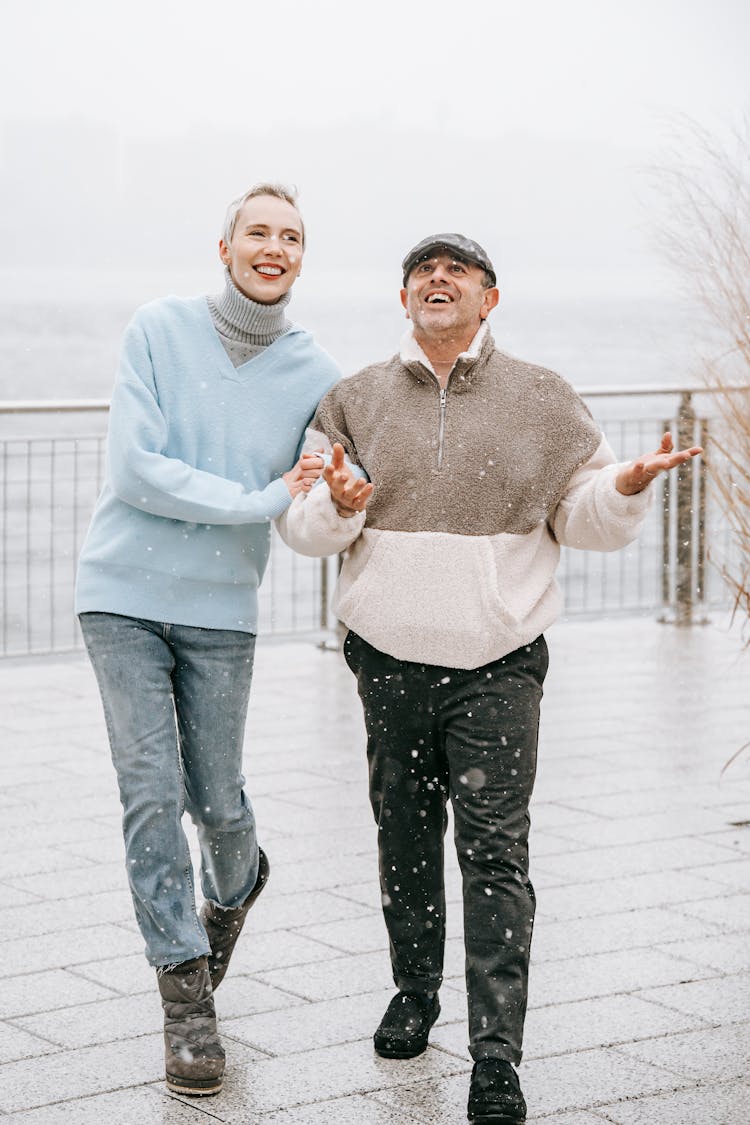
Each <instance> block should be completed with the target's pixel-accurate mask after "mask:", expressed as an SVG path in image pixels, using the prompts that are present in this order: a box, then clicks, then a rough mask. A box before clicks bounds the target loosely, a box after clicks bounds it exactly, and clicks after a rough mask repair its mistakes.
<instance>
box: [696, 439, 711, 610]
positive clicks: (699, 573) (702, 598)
mask: <svg viewBox="0 0 750 1125" xmlns="http://www.w3.org/2000/svg"><path fill="white" fill-rule="evenodd" d="M698 425H699V429H698V444H699V445H700V446H701V447H702V449H703V453H702V455H701V456H700V458H699V459H698V461H697V463H696V466H695V472H696V474H697V477H698V482H697V486H698V528H697V540H698V543H697V562H696V577H697V586H698V600H699V602H700V604H701V606H703V605H705V602H706V554H707V544H706V519H707V515H706V503H707V491H708V465H707V463H706V457H707V450H708V441H709V422H708V419H707V418H701V419H700V421H699V423H698Z"/></svg>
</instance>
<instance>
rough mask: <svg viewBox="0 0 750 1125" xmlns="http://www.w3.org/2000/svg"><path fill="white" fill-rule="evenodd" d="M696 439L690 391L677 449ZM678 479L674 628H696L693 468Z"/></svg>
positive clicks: (679, 415) (682, 470)
mask: <svg viewBox="0 0 750 1125" xmlns="http://www.w3.org/2000/svg"><path fill="white" fill-rule="evenodd" d="M694 437H695V411H694V409H693V396H692V395H691V394H690V392H689V391H686V392H684V393H683V394H682V395H681V396H680V408H679V410H678V412H677V435H676V446H677V448H678V449H686V448H688V447H689V446H691V445H692V444H693V439H694ZM676 477H677V504H676V520H677V551H676V555H677V558H676V563H677V567H676V577H675V614H674V624H675V625H692V624H693V602H694V595H695V569H694V565H693V466H692V464H691V462H689V461H688V462H687V463H686V464H685V465H680V467H679V469H677V472H676Z"/></svg>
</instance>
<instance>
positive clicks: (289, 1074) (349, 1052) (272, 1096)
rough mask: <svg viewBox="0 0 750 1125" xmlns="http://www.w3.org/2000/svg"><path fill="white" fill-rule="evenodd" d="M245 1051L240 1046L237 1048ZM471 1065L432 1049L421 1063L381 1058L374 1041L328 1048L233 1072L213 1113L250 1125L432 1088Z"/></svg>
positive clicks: (421, 1056)
mask: <svg viewBox="0 0 750 1125" xmlns="http://www.w3.org/2000/svg"><path fill="white" fill-rule="evenodd" d="M237 1046H238V1047H239V1044H238V1045H237ZM464 1065H465V1064H463V1063H461V1062H460V1061H459V1060H457V1059H454V1058H452V1057H451V1056H450V1055H447V1054H445V1053H444V1052H442V1051H434V1050H432V1049H431V1048H429V1047H428V1049H427V1050H426V1051H425V1053H424V1054H423V1055H420V1056H419V1057H418V1058H416V1059H400V1060H393V1059H381V1058H379V1057H378V1056H377V1055H376V1054H375V1052H374V1051H373V1049H372V1043H371V1042H361V1043H360V1042H356V1043H348V1044H346V1045H345V1046H336V1047H325V1048H321V1049H320V1050H313V1051H308V1052H305V1053H304V1054H297V1055H295V1056H294V1066H293V1067H292V1066H290V1065H289V1060H288V1059H285V1058H278V1059H263V1060H262V1061H259V1062H257V1063H255V1064H254V1065H252V1066H247V1067H242V1066H239V1067H236V1066H233V1067H232V1068H231V1070H229V1069H228V1071H227V1076H226V1078H225V1080H224V1088H223V1090H222V1092H221V1094H220V1095H219V1096H218V1097H217V1098H215V1099H214V1101H213V1104H212V1106H211V1112H212V1113H214V1114H216V1115H217V1116H218V1117H219V1118H220V1120H222V1121H226V1122H231V1123H232V1125H235V1123H236V1125H240V1123H242V1125H247V1122H248V1120H250V1121H253V1120H254V1119H255V1117H256V1116H260V1115H262V1114H264V1113H266V1114H268V1113H271V1112H274V1111H278V1110H280V1109H297V1111H298V1112H301V1107H302V1106H306V1105H311V1104H315V1103H317V1102H323V1101H326V1100H328V1101H330V1100H333V1099H339V1098H341V1097H346V1096H348V1095H350V1094H365V1093H368V1092H370V1091H373V1090H383V1089H387V1088H389V1087H394V1086H398V1085H401V1084H406V1083H409V1082H413V1081H415V1080H418V1079H421V1080H422V1081H424V1082H426V1083H429V1084H432V1083H433V1082H435V1081H436V1080H437V1079H439V1078H441V1077H443V1076H445V1075H449V1074H451V1073H452V1072H455V1071H456V1070H457V1069H462V1068H463V1067H464Z"/></svg>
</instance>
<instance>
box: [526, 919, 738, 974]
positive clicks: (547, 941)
mask: <svg viewBox="0 0 750 1125" xmlns="http://www.w3.org/2000/svg"><path fill="white" fill-rule="evenodd" d="M711 933H718V927H717V926H716V925H714V924H713V923H712V922H707V921H703V920H702V919H697V918H696V919H690V918H687V917H685V916H684V915H680V914H678V913H676V912H671V911H669V910H663V909H661V908H660V907H658V906H653V907H644V908H643V909H642V910H637V911H623V912H622V913H620V914H607V915H604V916H602V917H601V918H579V919H575V920H573V921H569V922H547V923H542V924H541V925H539V926H535V927H534V938H533V949H534V959H535V961H537V962H538V963H541V962H544V961H555V960H562V959H564V958H569V957H586V956H587V955H588V954H590V953H608V952H610V951H612V952H614V951H616V950H619V949H636V948H638V947H650V946H653V945H654V944H655V943H656V942H660V941H669V940H671V939H673V938H675V937H678V936H679V937H683V938H703V937H706V936H707V935H708V934H711Z"/></svg>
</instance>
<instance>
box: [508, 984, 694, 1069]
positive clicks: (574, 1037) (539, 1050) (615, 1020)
mask: <svg viewBox="0 0 750 1125" xmlns="http://www.w3.org/2000/svg"><path fill="white" fill-rule="evenodd" d="M703 1023H704V1021H703V1020H701V1019H700V1017H697V1016H691V1015H686V1014H683V1013H681V1012H675V1011H672V1010H671V1009H667V1008H663V1007H661V1006H660V1005H658V1004H649V1003H647V1002H644V1001H643V1000H641V999H639V998H638V997H636V996H605V997H600V998H599V999H597V1000H579V1001H577V1002H575V1003H572V1004H554V1005H552V1006H550V1007H547V1008H534V1009H532V1010H531V1011H530V1012H529V1013H528V1017H527V1020H526V1029H525V1033H524V1043H525V1049H524V1058H525V1059H527V1060H528V1059H535V1058H545V1057H546V1056H548V1055H560V1054H568V1053H570V1052H571V1051H581V1050H588V1049H591V1048H594V1047H608V1046H611V1045H613V1044H615V1043H628V1042H630V1041H632V1040H635V1039H646V1038H648V1037H651V1036H656V1035H668V1034H669V1033H674V1032H678V1031H686V1030H688V1029H692V1028H695V1027H700V1026H701V1025H702V1024H703ZM638 1057H640V1056H638ZM644 1061H646V1062H651V1061H655V1060H651V1059H645V1060H644Z"/></svg>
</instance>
